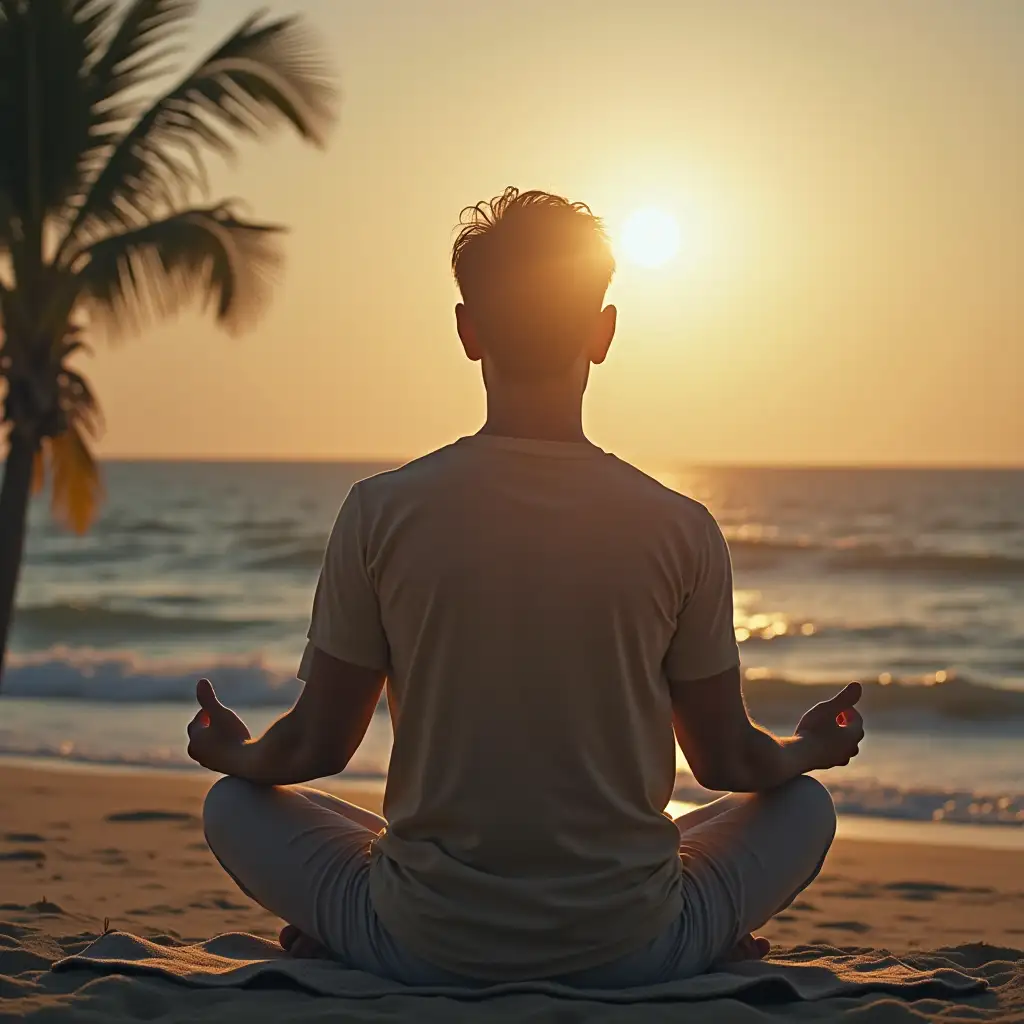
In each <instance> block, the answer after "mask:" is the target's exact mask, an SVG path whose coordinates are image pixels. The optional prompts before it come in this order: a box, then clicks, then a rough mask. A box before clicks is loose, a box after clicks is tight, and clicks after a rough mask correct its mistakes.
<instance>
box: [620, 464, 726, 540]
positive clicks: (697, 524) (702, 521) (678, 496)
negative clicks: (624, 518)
mask: <svg viewBox="0 0 1024 1024" xmlns="http://www.w3.org/2000/svg"><path fill="white" fill-rule="evenodd" d="M614 459H615V463H616V467H615V468H616V472H618V473H619V474H620V475H621V477H622V481H623V483H625V484H626V485H627V486H628V487H629V493H630V499H631V500H637V499H639V500H642V501H645V502H646V503H647V504H649V505H650V507H651V508H654V509H657V510H658V511H660V512H662V513H663V514H664V515H665V516H667V517H668V518H669V519H670V520H672V521H673V522H676V523H678V524H679V525H681V526H683V527H684V528H685V527H687V526H692V527H693V528H694V529H696V530H699V531H704V530H706V529H707V528H708V527H709V526H712V525H717V524H716V523H715V517H714V516H713V515H712V514H711V512H710V510H709V509H708V507H707V506H706V505H704V504H702V503H701V502H699V501H698V500H697V499H696V498H691V497H690V496H689V495H688V494H684V493H683V492H682V491H677V490H675V489H674V488H672V487H670V486H669V485H668V484H667V483H664V482H663V481H661V480H659V479H658V478H657V477H654V476H651V475H650V474H649V473H646V472H644V470H642V469H640V468H639V467H637V466H634V465H633V464H632V463H631V462H626V461H625V460H624V459H620V458H619V457H618V456H615V457H614Z"/></svg>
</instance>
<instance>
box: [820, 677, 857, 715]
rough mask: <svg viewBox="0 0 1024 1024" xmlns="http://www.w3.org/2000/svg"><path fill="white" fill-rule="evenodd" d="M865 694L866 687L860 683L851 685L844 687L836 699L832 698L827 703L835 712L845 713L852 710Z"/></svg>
mask: <svg viewBox="0 0 1024 1024" xmlns="http://www.w3.org/2000/svg"><path fill="white" fill-rule="evenodd" d="M863 694H864V687H863V686H861V685H860V683H850V684H849V686H844V687H843V688H842V689H841V690H840V691H839V692H838V693H837V694H836V695H835V696H834V697H830V698H829V699H828V700H827V701H826V702H825V703H826V704H828V706H829V708H830V709H831V710H833V711H835V712H839V711H845V710H846V709H847V708H852V707H853V706H854V704H856V703H857V701H859V700H860V699H861V697H862V696H863Z"/></svg>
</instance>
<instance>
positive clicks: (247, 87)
mask: <svg viewBox="0 0 1024 1024" xmlns="http://www.w3.org/2000/svg"><path fill="white" fill-rule="evenodd" d="M335 97H336V93H335V88H334V85H333V81H332V78H331V76H330V74H329V72H328V69H327V65H326V62H325V61H324V60H323V58H322V57H321V56H320V55H319V52H318V47H317V46H316V44H315V42H313V41H312V40H311V39H310V38H309V37H308V36H307V34H306V32H305V31H304V30H303V28H302V26H301V24H300V23H299V21H298V19H296V18H281V19H278V20H274V21H264V20H262V18H261V17H260V16H257V17H254V18H250V19H249V20H247V21H245V22H244V23H243V24H242V25H241V26H239V28H238V29H237V30H236V31H235V32H234V33H233V34H232V35H231V36H230V37H229V38H228V39H226V40H225V41H224V42H223V43H222V44H221V45H220V46H219V47H217V49H215V50H214V51H213V52H212V53H211V54H209V55H208V56H207V57H206V58H205V59H204V60H203V61H201V62H200V63H199V65H198V66H197V67H195V68H194V69H193V70H192V71H191V72H190V73H189V74H188V75H186V76H185V78H183V79H182V80H181V81H180V82H179V83H178V84H177V85H176V86H174V87H173V88H172V89H171V90H170V91H169V92H168V93H166V94H165V95H163V96H161V97H160V98H159V99H158V100H156V102H155V103H153V104H152V106H150V107H149V109H148V110H147V111H146V112H145V113H144V114H143V115H142V116H141V117H140V118H139V120H138V121H137V122H136V123H135V125H134V126H133V127H132V128H131V129H130V130H129V131H128V132H127V133H126V134H125V135H124V136H123V137H122V138H121V139H120V140H119V142H118V143H117V145H116V146H115V148H114V150H113V152H112V153H111V155H110V158H109V160H108V161H107V163H106V165H105V166H104V167H103V169H102V171H100V173H99V175H98V176H97V177H96V180H95V181H94V182H93V183H92V186H91V188H90V190H89V193H88V195H87V197H86V199H85V201H84V203H83V204H82V206H81V209H80V210H79V211H78V215H77V217H76V219H75V221H74V223H73V225H72V227H71V230H70V232H69V236H68V240H69V244H68V247H67V248H69V249H71V250H72V251H71V252H70V253H69V254H68V258H73V256H74V255H75V253H74V249H75V246H76V245H82V244H85V243H86V242H87V240H88V239H90V238H94V237H95V236H96V234H97V233H98V232H101V231H103V230H110V229H115V230H117V229H124V228H136V227H139V226H140V225H142V224H143V223H145V221H146V220H148V219H150V218H152V217H153V216H159V215H162V214H163V213H165V212H166V208H167V207H168V206H173V205H176V204H177V203H178V202H182V201H185V202H187V201H188V200H189V199H190V198H192V195H193V192H194V190H195V189H196V188H197V187H200V188H201V187H202V186H203V184H204V177H203V174H204V172H203V167H202V163H201V153H200V149H201V147H206V148H208V149H213V150H215V151H217V152H219V153H221V154H222V155H225V156H230V155H231V154H232V153H233V152H234V142H233V139H232V136H233V135H239V134H240V135H250V136H257V137H258V136H260V135H262V134H264V133H265V132H267V131H268V130H270V129H272V128H274V127H276V126H277V125H279V124H281V123H287V124H290V125H291V126H292V127H293V128H294V129H295V130H296V131H297V132H298V133H299V135H300V136H302V138H304V139H306V140H308V141H311V142H314V143H316V144H322V143H323V141H324V139H325V136H326V132H327V129H328V127H329V126H330V124H331V122H332V121H333V119H334V108H335Z"/></svg>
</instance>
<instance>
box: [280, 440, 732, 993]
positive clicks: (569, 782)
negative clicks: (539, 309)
mask: <svg viewBox="0 0 1024 1024" xmlns="http://www.w3.org/2000/svg"><path fill="white" fill-rule="evenodd" d="M309 640H310V644H311V645H312V646H316V647H318V648H320V649H321V650H323V651H325V652H326V653H327V654H330V655H333V656H334V657H336V658H339V659H341V660H344V661H348V662H352V663H355V664H357V665H363V666H366V667H369V668H377V669H381V670H385V671H386V672H387V674H388V698H389V702H390V706H391V711H392V717H393V720H394V748H393V752H392V755H391V763H390V767H389V771H388V780H387V791H386V796H385V801H384V813H385V817H386V818H387V820H388V823H389V824H388V827H387V830H386V831H385V833H384V834H383V835H382V837H381V838H380V839H379V840H378V841H377V842H376V843H375V844H374V847H373V854H372V859H371V867H370V892H371V898H372V900H373V905H374V908H375V910H376V912H377V914H378V916H379V917H380V919H381V921H382V922H383V924H384V925H385V927H386V928H387V929H388V930H389V931H390V932H391V933H392V935H393V936H394V937H395V938H396V939H397V940H398V941H399V942H401V943H403V944H404V945H405V946H406V947H407V948H408V949H409V950H410V951H412V952H414V953H416V954H418V955H419V956H421V957H423V958H424V959H426V960H428V961H430V962H431V963H434V964H436V965H437V966H439V967H442V968H446V969H448V970H451V971H456V972H458V973H461V974H464V975H469V976H473V977H478V978H483V979H491V980H515V979H521V978H531V977H532V978H536V977H543V976H552V975H557V974H562V973H566V972H570V971H576V970H583V969H585V968H589V967H595V966H599V965H600V964H602V963H605V962H608V961H610V960H612V959H615V958H616V957H619V956H622V955H624V954H626V953H629V952H632V951H634V950H636V949H639V948H640V947H642V946H643V945H644V944H645V943H646V942H648V941H650V940H651V939H653V938H654V937H655V936H656V935H658V934H659V933H660V932H661V931H662V930H663V929H664V928H665V927H667V925H668V924H669V923H670V921H671V920H672V918H673V917H674V916H675V915H676V914H678V913H680V911H681V897H680V884H679V882H680V874H679V861H678V841H679V837H678V833H677V832H676V829H675V826H674V825H673V824H672V822H671V821H670V820H669V819H668V818H667V817H666V816H665V815H664V813H663V812H664V809H665V806H666V804H667V803H668V800H669V799H670V797H671V794H672V789H673V786H674V779H675V741H674V737H673V732H672V712H671V701H670V696H669V688H668V679H669V678H671V679H672V680H673V681H686V680H695V679H702V678H706V677H709V676H713V675H716V674H718V673H720V672H723V671H725V670H727V669H729V668H730V667H732V666H734V665H736V664H738V660H739V659H738V654H737V648H736V641H735V635H734V631H733V597H732V572H731V567H730V562H729V553H728V549H727V547H726V543H725V540H724V538H723V537H722V534H721V531H720V530H719V528H718V526H717V524H716V523H715V521H714V519H713V518H712V516H711V514H710V513H709V512H708V511H707V510H706V509H705V508H704V506H703V505H700V504H699V503H697V502H696V501H693V500H691V499H690V498H686V497H683V496H682V495H680V494H678V493H676V492H674V491H672V490H669V489H668V488H666V487H664V486H662V485H661V484H660V483H658V482H657V481H655V480H653V479H652V478H651V477H649V476H646V475H645V474H644V473H642V472H640V471H639V470H638V469H636V468H634V467H633V466H630V465H629V464H628V463H626V462H623V461H621V460H620V459H617V458H616V457H614V456H612V455H608V454H606V453H605V452H603V451H601V450H600V449H599V448H597V447H595V446H593V445H591V444H588V443H565V442H552V441H534V440H524V439H518V438H507V437H497V436H492V435H475V436H473V437H466V438H462V439H461V440H459V441H457V442H456V443H454V444H452V445H449V446H447V447H445V448H442V449H440V450H439V451H436V452H433V453H432V454H430V455H427V456H425V457H424V458H421V459H418V460H417V461H415V462H412V463H410V464H408V465H406V466H403V467H402V468H401V469H397V470H394V471H393V472H389V473H383V474H381V475H379V476H375V477H372V478H370V479H368V480H363V481H361V482H360V483H358V484H356V485H355V486H354V487H353V488H352V490H351V492H350V493H349V495H348V497H347V499H346V500H345V503H344V505H343V506H342V509H341V512H340V514H339V516H338V520H337V523H336V524H335V527H334V531H333V533H332V535H331V539H330V542H329V544H328V547H327V553H326V556H325V561H324V567H323V571H322V574H321V577H320V582H319V585H318V587H317V593H316V598H315V601H314V607H313V618H312V625H311V626H310V630H309ZM306 660H307V659H304V662H305V661H306ZM299 675H300V677H301V676H303V675H304V671H303V670H300V673H299Z"/></svg>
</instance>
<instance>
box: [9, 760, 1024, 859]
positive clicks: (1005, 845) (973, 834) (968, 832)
mask: <svg viewBox="0 0 1024 1024" xmlns="http://www.w3.org/2000/svg"><path fill="white" fill-rule="evenodd" d="M7 769H14V770H19V771H36V772H40V773H44V774H46V773H54V774H68V775H93V776H117V777H129V778H130V777H133V776H138V777H140V778H143V779H144V778H147V777H170V778H179V779H187V780H190V781H191V782H194V783H195V784H196V785H205V786H209V785H210V784H211V783H210V780H211V776H210V773H209V772H206V771H205V770H203V769H201V768H190V767H186V766H179V765H168V766H166V767H157V766H154V765H128V764H124V765H122V764H107V763H97V762H87V761H71V760H62V759H60V758H46V757H20V756H18V755H15V754H0V774H2V773H4V772H5V771H6V770H7ZM310 785H312V786H315V787H318V788H320V789H327V790H330V791H331V792H342V791H344V792H351V791H353V790H359V791H361V792H364V793H367V794H372V795H373V798H374V801H375V803H377V804H379V802H380V801H381V800H382V799H383V796H384V786H385V779H384V778H383V777H381V776H378V775H369V774H358V773H356V774H352V775H342V776H332V777H330V778H326V779H317V780H314V781H313V782H312V783H310ZM695 806H697V805H696V804H693V803H689V802H686V801H680V800H672V801H670V802H669V813H671V814H673V816H676V815H678V814H682V813H683V812H684V811H687V810H691V809H692V808H693V807H695ZM837 836H838V838H839V839H842V840H857V841H864V842H873V843H886V844H890V843H891V844H900V845H914V846H926V847H931V846H938V847H949V848H954V849H963V850H998V851H1007V852H1012V851H1017V852H1021V853H1024V827H1021V826H1019V825H1004V824H993V825H972V824H962V823H956V822H933V821H913V820H908V819H903V818H886V817H879V816H872V815H866V814H865V815H861V814H849V813H843V814H840V815H839V825H838V830H837Z"/></svg>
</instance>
